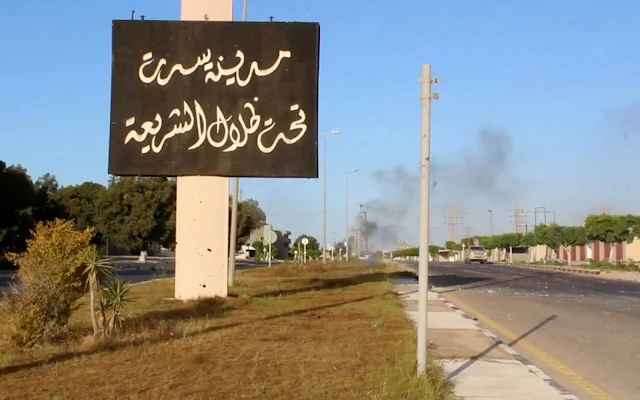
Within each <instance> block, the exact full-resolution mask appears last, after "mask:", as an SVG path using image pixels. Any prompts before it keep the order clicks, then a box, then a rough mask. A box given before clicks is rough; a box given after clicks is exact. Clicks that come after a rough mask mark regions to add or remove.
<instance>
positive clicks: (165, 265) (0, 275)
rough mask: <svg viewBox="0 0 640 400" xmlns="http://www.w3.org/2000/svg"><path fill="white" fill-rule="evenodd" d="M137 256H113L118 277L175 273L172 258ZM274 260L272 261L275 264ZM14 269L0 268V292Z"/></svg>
mask: <svg viewBox="0 0 640 400" xmlns="http://www.w3.org/2000/svg"><path fill="white" fill-rule="evenodd" d="M136 259H137V257H114V258H113V265H114V266H115V267H116V272H117V275H118V277H120V278H121V279H122V280H123V281H125V282H129V283H138V282H144V281H148V280H151V279H157V278H172V277H173V276H174V274H175V269H174V260H173V259H161V258H151V259H149V262H148V263H146V264H138V263H136V262H135V260H136ZM275 263H276V262H274V265H275ZM266 266H267V264H266V263H264V262H255V261H251V260H236V269H238V270H243V269H252V268H260V267H266ZM14 273H15V271H7V270H0V293H2V292H3V291H6V290H7V288H8V287H9V284H10V282H11V277H12V276H13V274H14Z"/></svg>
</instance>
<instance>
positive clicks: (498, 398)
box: [395, 280, 577, 400]
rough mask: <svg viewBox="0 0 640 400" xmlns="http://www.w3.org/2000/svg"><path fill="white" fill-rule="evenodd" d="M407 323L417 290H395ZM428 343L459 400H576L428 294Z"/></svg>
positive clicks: (413, 286)
mask: <svg viewBox="0 0 640 400" xmlns="http://www.w3.org/2000/svg"><path fill="white" fill-rule="evenodd" d="M395 290H396V292H397V293H398V294H400V295H401V298H402V300H403V302H404V304H405V309H406V312H407V315H408V317H409V319H411V320H412V321H413V322H414V323H415V324H417V322H418V284H417V282H415V281H409V280H407V281H406V282H402V283H401V284H396V285H395ZM427 329H428V338H429V341H430V342H432V343H433V344H434V345H435V350H433V351H431V353H432V354H435V355H436V356H437V358H438V359H439V360H440V363H441V364H442V367H443V368H444V370H445V372H446V373H447V377H448V379H449V380H450V381H451V382H453V383H454V384H455V387H456V388H455V392H456V394H457V395H458V396H460V397H462V398H463V399H491V400H507V399H508V400H569V399H571V400H576V399H577V397H575V396H573V395H571V394H568V393H566V392H565V391H564V390H563V389H562V388H560V387H559V386H558V385H557V384H555V383H554V382H553V381H552V380H551V378H549V377H548V376H547V375H546V374H544V373H543V372H542V371H541V370H540V369H538V368H537V367H535V366H534V365H531V364H529V363H528V362H527V361H526V360H525V359H524V358H523V357H522V356H520V355H519V354H518V353H517V352H516V351H515V350H513V349H512V348H511V347H509V346H507V345H506V344H504V343H502V342H501V341H500V340H499V339H498V338H497V337H496V336H495V335H493V334H492V333H491V332H489V331H487V330H485V329H482V328H480V327H479V326H478V323H477V322H476V321H474V320H473V319H471V318H470V317H468V316H467V315H466V314H465V313H464V312H463V311H462V310H459V309H458V308H457V307H455V305H453V304H451V303H450V302H448V301H446V300H445V299H444V298H443V297H441V296H440V295H439V294H437V293H434V292H429V313H428V328H427Z"/></svg>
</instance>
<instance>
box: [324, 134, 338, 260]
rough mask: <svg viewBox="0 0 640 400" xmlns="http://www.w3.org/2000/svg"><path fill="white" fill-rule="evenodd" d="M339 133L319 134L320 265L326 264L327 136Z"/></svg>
mask: <svg viewBox="0 0 640 400" xmlns="http://www.w3.org/2000/svg"><path fill="white" fill-rule="evenodd" d="M339 133H340V131H337V130H333V131H331V132H327V133H321V135H322V136H323V137H324V146H323V147H324V156H323V162H322V164H323V166H322V253H323V254H322V263H323V264H326V263H327V136H330V135H337V134H339Z"/></svg>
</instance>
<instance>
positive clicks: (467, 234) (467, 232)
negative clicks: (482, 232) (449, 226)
mask: <svg viewBox="0 0 640 400" xmlns="http://www.w3.org/2000/svg"><path fill="white" fill-rule="evenodd" d="M471 236H473V235H472V232H471V227H470V226H469V225H465V227H464V237H465V238H467V239H471Z"/></svg>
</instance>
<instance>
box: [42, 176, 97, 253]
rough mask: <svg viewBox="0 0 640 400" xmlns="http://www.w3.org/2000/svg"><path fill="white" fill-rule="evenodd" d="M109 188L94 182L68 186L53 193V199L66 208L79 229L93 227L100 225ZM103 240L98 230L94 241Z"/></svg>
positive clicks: (66, 211) (67, 213) (67, 214)
mask: <svg viewBox="0 0 640 400" xmlns="http://www.w3.org/2000/svg"><path fill="white" fill-rule="evenodd" d="M106 191H107V189H106V188H105V187H104V186H103V185H101V184H99V183H94V182H84V183H82V184H80V185H74V186H66V187H63V188H60V189H58V190H57V191H55V192H54V193H53V199H54V200H55V201H56V202H57V203H58V204H60V205H61V206H62V207H63V208H64V212H65V214H66V217H67V218H69V219H71V220H73V221H75V223H76V226H77V227H78V228H79V229H86V228H93V227H96V226H97V225H98V215H99V214H100V212H101V211H102V210H101V209H100V208H99V204H100V202H101V199H102V197H103V196H104V195H105V193H106ZM102 242H103V238H102V233H101V232H100V231H96V236H95V238H94V243H96V244H100V243H102Z"/></svg>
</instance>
